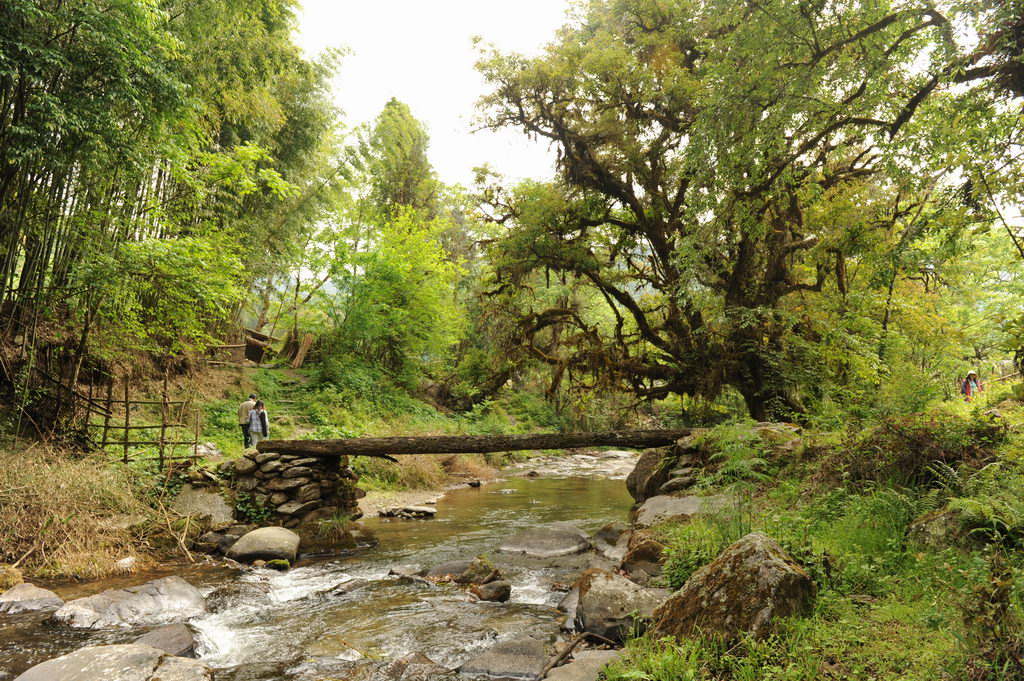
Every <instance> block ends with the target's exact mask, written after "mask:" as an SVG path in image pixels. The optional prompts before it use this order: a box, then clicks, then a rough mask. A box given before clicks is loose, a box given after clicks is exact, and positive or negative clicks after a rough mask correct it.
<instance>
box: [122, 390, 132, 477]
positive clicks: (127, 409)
mask: <svg viewBox="0 0 1024 681" xmlns="http://www.w3.org/2000/svg"><path fill="white" fill-rule="evenodd" d="M131 419H132V405H131V403H130V402H129V401H128V376H127V375H126V376H125V377H124V462H125V463H128V433H129V432H131V431H130V430H129V429H128V426H129V425H130V423H131Z"/></svg>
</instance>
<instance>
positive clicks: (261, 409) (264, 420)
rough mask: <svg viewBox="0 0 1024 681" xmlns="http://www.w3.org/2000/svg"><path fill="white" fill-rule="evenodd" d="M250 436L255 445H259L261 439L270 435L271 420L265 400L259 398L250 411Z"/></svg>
mask: <svg viewBox="0 0 1024 681" xmlns="http://www.w3.org/2000/svg"><path fill="white" fill-rule="evenodd" d="M249 437H250V438H252V446H253V447H255V446H256V445H258V444H259V442H260V440H266V439H267V438H268V437H270V420H269V418H268V417H267V409H266V407H265V406H263V400H258V401H257V402H256V405H255V406H254V407H253V408H252V411H250V412H249Z"/></svg>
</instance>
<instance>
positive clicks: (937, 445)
mask: <svg viewBox="0 0 1024 681" xmlns="http://www.w3.org/2000/svg"><path fill="white" fill-rule="evenodd" d="M1006 436H1007V433H1006V429H1005V427H1004V426H1002V425H1000V424H998V423H995V422H993V421H992V420H990V419H989V418H988V417H987V416H985V415H984V414H982V413H980V412H978V411H973V412H971V413H970V414H967V415H965V414H963V412H962V410H958V409H956V408H953V407H950V406H943V407H937V408H934V409H932V410H930V411H927V412H924V413H919V414H909V415H905V416H892V417H888V418H885V419H882V420H881V421H880V422H879V424H878V425H877V426H875V427H873V428H871V429H869V430H867V431H866V432H865V433H864V434H862V435H861V436H860V437H857V438H855V439H854V441H853V442H852V443H851V444H849V445H848V446H846V447H845V448H843V449H842V450H840V451H839V452H838V455H837V456H836V457H835V458H834V459H833V460H832V462H831V464H832V465H831V466H830V467H829V468H827V469H826V471H825V472H826V473H833V474H835V473H845V475H846V476H847V477H848V478H849V479H850V480H851V481H853V482H867V481H874V482H890V483H894V484H897V485H922V484H929V483H933V482H935V476H934V468H933V467H932V465H933V464H934V463H935V462H941V463H944V464H947V465H961V464H966V465H969V466H979V465H981V464H982V463H984V462H985V461H987V460H988V459H989V458H990V457H991V456H992V455H993V453H994V450H995V447H996V446H997V445H999V444H1000V443H1002V442H1003V441H1004V440H1005V439H1006Z"/></svg>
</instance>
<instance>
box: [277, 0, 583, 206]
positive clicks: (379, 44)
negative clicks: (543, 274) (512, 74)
mask: <svg viewBox="0 0 1024 681" xmlns="http://www.w3.org/2000/svg"><path fill="white" fill-rule="evenodd" d="M302 4H303V11H302V13H301V14H300V17H299V18H300V25H299V34H298V36H297V38H296V39H297V41H298V43H299V45H301V46H302V47H303V49H305V50H306V51H307V52H308V53H309V54H311V55H315V54H316V53H319V52H321V51H323V50H324V49H325V48H328V47H344V48H347V49H348V50H349V51H350V54H349V55H348V56H346V57H344V59H343V60H342V64H341V69H340V73H339V75H338V77H337V78H336V80H335V82H334V97H335V101H336V103H337V104H338V106H339V107H340V108H341V109H342V110H343V111H344V122H345V124H346V125H347V126H349V127H354V126H356V125H358V124H359V123H362V122H364V121H369V120H372V119H373V118H375V117H376V116H377V114H378V113H380V110H381V109H382V108H383V107H384V104H385V103H386V102H387V101H388V100H389V99H390V98H391V97H397V98H398V99H399V100H401V101H403V102H405V103H406V104H408V105H409V107H410V108H411V109H412V113H413V115H414V116H416V117H417V118H418V119H419V120H421V121H423V122H424V123H425V124H426V126H427V128H428V130H429V132H430V139H431V146H430V160H431V162H432V163H433V164H434V168H435V169H436V170H437V172H438V175H439V176H440V178H441V179H442V180H443V181H445V182H448V183H456V182H458V183H461V184H463V185H464V186H467V187H468V186H470V185H471V182H472V178H473V173H472V169H473V168H474V167H475V166H479V165H482V164H483V163H489V164H490V165H491V166H492V167H493V168H494V169H495V170H497V171H498V172H500V173H502V174H504V175H506V176H507V177H509V178H512V179H521V178H525V177H536V178H549V177H550V176H551V174H552V166H553V162H554V154H553V152H551V151H549V150H548V149H547V146H546V145H544V144H542V143H534V142H531V141H530V140H528V139H527V138H526V137H525V136H524V135H523V134H522V133H519V132H517V131H513V130H508V131H503V132H500V133H491V132H488V131H481V132H477V133H473V132H472V128H473V119H474V117H475V115H476V109H475V104H476V101H477V99H478V98H479V97H480V95H481V94H483V93H484V83H483V79H482V78H481V77H480V76H479V75H478V74H477V72H476V70H475V69H474V67H473V64H474V63H475V62H476V59H477V56H478V55H477V51H476V49H475V48H474V47H473V45H472V37H473V36H474V35H479V36H481V37H482V38H483V39H484V41H485V42H488V43H493V44H494V45H496V46H497V47H499V48H500V49H502V50H504V51H518V52H525V53H527V54H536V53H538V52H539V51H540V50H541V48H542V47H543V46H544V45H545V44H546V43H547V42H549V41H550V40H552V39H553V38H554V33H555V30H556V29H557V28H558V27H559V26H561V25H562V24H563V23H564V19H565V12H566V9H567V7H568V2H567V0H519V1H518V2H508V0H501V1H500V2H499V1H498V0H434V1H433V2H429V1H426V0H376V1H375V0H303V1H302Z"/></svg>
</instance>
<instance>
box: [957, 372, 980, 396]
mask: <svg viewBox="0 0 1024 681" xmlns="http://www.w3.org/2000/svg"><path fill="white" fill-rule="evenodd" d="M982 390H984V387H983V386H982V385H981V380H979V379H978V372H977V371H975V370H974V369H971V370H970V371H968V372H967V378H965V379H964V382H963V383H961V384H960V394H961V395H963V396H964V401H965V402H970V401H971V400H972V399H973V398H974V396H975V395H977V394H978V393H980V392H981V391H982Z"/></svg>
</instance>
